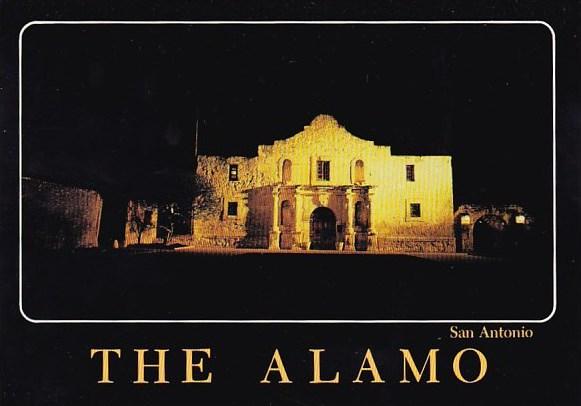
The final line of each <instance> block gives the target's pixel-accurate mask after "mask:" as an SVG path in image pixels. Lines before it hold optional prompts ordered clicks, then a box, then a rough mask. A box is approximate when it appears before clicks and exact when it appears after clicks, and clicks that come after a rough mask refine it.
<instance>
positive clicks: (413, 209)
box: [410, 203, 422, 217]
mask: <svg viewBox="0 0 581 406" xmlns="http://www.w3.org/2000/svg"><path fill="white" fill-rule="evenodd" d="M421 216H422V211H421V209H420V204H419V203H410V217H421Z"/></svg>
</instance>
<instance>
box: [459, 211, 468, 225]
mask: <svg viewBox="0 0 581 406" xmlns="http://www.w3.org/2000/svg"><path fill="white" fill-rule="evenodd" d="M460 224H463V225H468V224H470V215H469V214H463V215H462V216H460Z"/></svg>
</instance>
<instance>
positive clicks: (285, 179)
mask: <svg viewBox="0 0 581 406" xmlns="http://www.w3.org/2000/svg"><path fill="white" fill-rule="evenodd" d="M292 170H293V164H292V162H291V160H290V159H285V160H284V161H283V162H282V183H283V184H284V185H287V184H289V183H291V177H292Z"/></svg>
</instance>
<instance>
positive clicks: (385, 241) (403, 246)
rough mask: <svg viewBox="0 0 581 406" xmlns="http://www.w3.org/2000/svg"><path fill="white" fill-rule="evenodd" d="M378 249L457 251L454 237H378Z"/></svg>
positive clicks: (396, 250) (393, 250)
mask: <svg viewBox="0 0 581 406" xmlns="http://www.w3.org/2000/svg"><path fill="white" fill-rule="evenodd" d="M377 249H378V250H379V251H386V252H447V253H451V252H456V241H455V239H454V238H451V237H450V238H449V237H437V238H415V237H399V238H398V237H382V236H378V237H377Z"/></svg>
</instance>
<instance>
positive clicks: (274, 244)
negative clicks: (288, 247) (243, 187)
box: [268, 187, 280, 250]
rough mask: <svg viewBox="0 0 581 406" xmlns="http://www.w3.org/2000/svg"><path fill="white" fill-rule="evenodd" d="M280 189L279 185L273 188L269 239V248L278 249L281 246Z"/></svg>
mask: <svg viewBox="0 0 581 406" xmlns="http://www.w3.org/2000/svg"><path fill="white" fill-rule="evenodd" d="M279 195H280V190H279V188H278V187H274V188H273V189H272V230H271V231H270V235H269V239H268V249H269V250H277V249H279V248H280V227H279V224H278V223H279V220H278V212H279V210H280V207H279V206H280V204H279V202H278V201H279Z"/></svg>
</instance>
